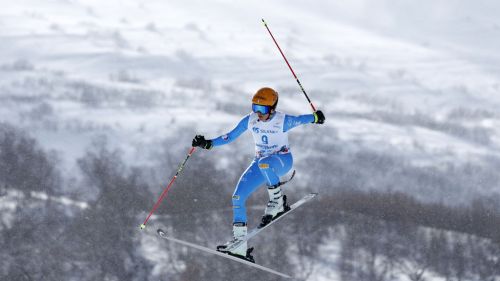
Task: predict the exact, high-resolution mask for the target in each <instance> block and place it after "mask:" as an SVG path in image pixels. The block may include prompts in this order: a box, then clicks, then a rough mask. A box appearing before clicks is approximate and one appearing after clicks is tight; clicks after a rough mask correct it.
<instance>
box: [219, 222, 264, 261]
mask: <svg viewBox="0 0 500 281" xmlns="http://www.w3.org/2000/svg"><path fill="white" fill-rule="evenodd" d="M247 232H248V230H247V225H246V223H241V222H239V223H234V224H233V239H231V240H230V241H228V242H227V243H226V244H224V245H219V246H217V251H219V252H222V253H226V254H229V255H231V256H235V257H238V258H240V259H244V260H247V261H249V262H253V263H255V260H254V258H253V256H252V255H251V253H252V251H253V247H252V248H248V246H247V242H244V243H243V244H241V245H240V246H239V247H238V248H236V249H233V250H231V251H228V250H226V249H227V247H228V246H230V245H232V244H234V243H237V242H238V241H241V240H242V239H243V238H244V237H245V236H246V235H247Z"/></svg>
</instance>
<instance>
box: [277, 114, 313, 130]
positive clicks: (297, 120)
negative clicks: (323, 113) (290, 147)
mask: <svg viewBox="0 0 500 281" xmlns="http://www.w3.org/2000/svg"><path fill="white" fill-rule="evenodd" d="M313 122H314V115H313V114H304V115H299V116H292V115H285V124H284V126H283V132H287V131H289V130H291V129H293V128H295V127H297V126H299V125H304V124H309V123H313Z"/></svg>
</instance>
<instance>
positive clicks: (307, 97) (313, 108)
mask: <svg viewBox="0 0 500 281" xmlns="http://www.w3.org/2000/svg"><path fill="white" fill-rule="evenodd" d="M262 23H264V26H265V27H266V29H267V31H268V32H269V35H271V38H272V39H273V41H274V44H276V47H278V50H279V51H280V53H281V56H283V59H285V62H286V64H287V65H288V68H290V71H291V72H292V74H293V77H295V80H297V83H298V84H299V87H300V89H301V90H302V93H304V95H305V96H306V99H307V101H308V102H309V105H311V108H312V110H313V112H316V108H315V107H314V105H313V104H312V102H311V100H310V99H309V96H308V95H307V93H306V91H305V90H304V87H302V84H301V83H300V81H299V78H297V75H295V72H294V71H293V69H292V67H291V66H290V64H289V63H288V60H287V59H286V57H285V54H283V52H282V51H281V48H280V46H279V45H278V42H276V39H274V36H273V34H272V33H271V30H269V27H267V23H266V22H265V21H264V19H262Z"/></svg>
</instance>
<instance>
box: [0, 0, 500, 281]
mask: <svg viewBox="0 0 500 281" xmlns="http://www.w3.org/2000/svg"><path fill="white" fill-rule="evenodd" d="M2 2H3V3H1V6H2V10H1V11H0V40H1V42H2V43H1V44H0V101H1V102H0V122H9V123H12V124H15V125H16V126H19V127H21V128H24V129H26V130H28V131H29V132H30V133H32V134H33V135H35V136H36V138H37V140H39V141H40V142H41V144H42V145H43V146H44V147H45V148H47V149H52V150H57V151H59V152H60V153H61V154H62V155H63V157H62V161H63V163H65V164H64V167H67V168H68V169H72V168H71V166H72V165H74V163H75V159H77V158H79V157H81V156H82V155H83V153H84V152H85V149H86V148H87V147H88V146H89V144H90V143H91V141H92V139H93V138H95V137H96V135H106V136H107V137H108V138H109V140H110V142H111V143H112V144H113V145H114V146H116V147H119V148H121V149H122V150H123V151H124V155H125V156H126V160H127V161H129V162H134V163H147V162H148V161H149V159H148V157H149V156H148V153H143V151H144V150H147V147H148V146H152V145H153V144H157V143H159V142H160V141H161V140H162V139H164V138H166V137H170V138H173V137H175V138H177V139H178V140H179V144H178V146H179V149H181V150H182V149H184V148H186V149H185V150H187V147H188V146H189V145H190V139H189V137H188V136H187V135H189V136H191V135H193V134H194V133H201V134H205V135H206V136H210V137H216V136H218V135H221V134H223V133H226V132H227V131H229V130H230V129H231V128H233V127H234V126H235V125H236V123H237V122H238V121H239V120H240V118H241V117H242V116H243V115H244V114H246V113H248V111H249V100H250V97H251V95H252V93H253V92H255V90H256V89H258V88H259V87H261V86H272V87H275V88H276V89H278V91H279V92H280V110H282V111H284V112H290V113H293V114H305V113H309V112H310V108H309V106H308V104H307V103H306V99H305V98H304V97H303V96H302V94H301V92H300V89H299V88H298V86H297V84H296V82H295V81H294V79H293V77H292V74H291V73H290V72H289V69H288V68H287V66H286V65H285V63H284V61H283V60H282V58H281V56H280V54H279V52H278V51H277V49H276V47H275V46H274V43H273V42H272V40H271V38H270V37H269V35H268V34H267V31H266V30H265V28H264V27H263V25H262V23H261V18H264V19H265V20H266V21H267V23H268V25H269V28H270V29H271V31H272V32H273V34H274V35H275V37H276V39H277V40H278V42H279V44H280V46H281V47H282V49H283V52H284V53H285V54H286V55H287V58H288V60H289V61H290V63H291V65H292V67H293V68H294V70H295V71H296V73H297V75H298V77H299V79H300V81H301V83H302V85H303V86H304V87H305V89H306V91H307V93H308V94H309V96H310V98H311V99H312V101H313V103H314V105H315V106H316V107H317V108H318V109H321V110H323V111H324V112H325V113H326V116H327V122H326V124H325V125H324V128H325V129H324V132H325V134H328V135H332V136H334V135H335V136H336V138H333V137H332V139H334V140H332V141H335V142H340V143H341V144H342V145H343V146H345V147H352V146H355V147H357V148H359V147H361V148H369V149H375V150H377V151H380V152H382V153H390V154H397V155H399V156H401V157H403V158H405V159H408V160H409V161H410V162H411V163H413V165H415V166H430V167H440V166H441V165H443V164H446V163H457V164H467V163H476V164H480V165H483V164H484V163H485V162H484V161H485V159H488V158H489V157H496V158H498V157H500V155H499V151H500V117H499V116H500V115H499V114H498V113H497V112H498V108H499V106H500V78H499V77H500V54H499V53H498V46H500V18H499V17H498V11H500V3H498V2H496V1H488V0H484V1H475V2H466V1H461V2H460V1H459V2H450V1H445V0H439V1H430V0H424V1H418V2H415V1H399V2H397V3H395V2H394V1H388V0H378V1H368V0H354V1H349V2H345V1H344V2H342V1H327V0H324V1H316V2H314V3H310V2H304V1H298V0H292V1H285V0H279V1H263V0H259V1H252V2H248V3H240V2H238V3H237V2H234V1H227V0H214V1H201V0H193V1H184V0H182V1H181V0H171V1H159V0H156V1H138V0H125V1H123V0H120V1H118V0H109V1H97V0H87V1H82V0H65V1H63V0H37V1H34V0H20V1H15V2H12V1H9V2H7V1H5V0H2ZM42 103H43V104H42ZM44 108H45V110H43V109H44ZM461 109H467V110H471V111H474V110H479V111H482V112H486V113H487V114H486V116H479V117H477V118H467V117H465V118H462V119H460V118H456V119H453V118H450V117H448V116H449V115H448V114H449V113H450V112H453V111H454V110H461ZM382 113H383V114H388V115H389V117H387V118H385V119H384V118H382V117H383V116H385V115H383V114H382ZM380 116H382V117H380ZM420 116H425V117H426V118H428V120H423V121H422V120H420V119H419V118H420ZM391 118H392V119H391ZM389 119H391V120H389ZM405 120H406V121H405ZM429 120H432V121H433V122H434V123H431V124H430V125H429V123H430V121H429ZM398 122H399V123H398ZM452 126H460V128H468V129H474V128H477V129H484V130H486V131H487V132H488V134H489V141H484V142H481V141H474V140H471V139H470V138H467V137H466V136H461V135H459V134H453V133H450V131H449V130H447V129H448V128H449V127H452ZM300 130H301V129H297V130H296V131H294V134H297V136H300V137H301V138H306V137H307V132H310V131H309V130H308V129H306V130H303V131H300ZM243 137H247V138H248V136H245V135H244V136H243ZM243 144H245V145H246V144H250V141H248V140H244V141H241V140H240V146H239V147H243ZM223 149H226V150H223V151H227V152H231V151H232V150H233V148H223ZM292 149H293V143H292ZM244 151H245V152H248V153H249V154H251V152H252V149H251V148H249V149H248V150H244ZM293 151H294V153H296V156H297V157H296V159H299V161H300V159H306V158H307V156H308V155H304V154H301V152H300V150H297V149H294V150H293ZM219 155H220V154H219ZM221 165H222V167H227V166H228V159H227V158H224V159H222V160H221ZM489 168H492V167H489ZM486 192H492V191H491V190H487V191H486ZM35 196H36V197H37V198H39V199H41V200H48V199H53V200H56V201H57V202H60V203H62V204H65V205H68V206H69V205H71V206H76V207H78V208H86V207H87V205H86V204H85V203H84V202H74V201H72V200H70V199H67V198H48V197H47V196H46V195H43V194H35ZM0 200H1V201H0V206H1V208H2V209H1V210H2V212H3V210H7V209H8V210H11V209H12V208H13V205H12V203H11V202H10V201H9V202H7V201H6V200H8V199H6V197H0ZM2 218H4V219H5V218H6V216H3V217H2ZM335 247H336V246H335V244H334V243H332V244H328V245H325V250H324V255H325V256H326V257H327V258H328V259H329V260H335V255H336V254H335V253H336V252H337V251H338V249H336V248H335ZM163 258H165V257H163ZM158 259H160V257H158ZM310 280H339V277H338V276H336V275H335V271H334V270H333V269H330V268H328V267H326V266H325V267H321V268H318V269H317V276H315V277H314V279H310ZM435 280H440V279H438V278H437V279H435Z"/></svg>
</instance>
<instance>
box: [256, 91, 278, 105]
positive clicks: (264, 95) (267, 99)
mask: <svg viewBox="0 0 500 281" xmlns="http://www.w3.org/2000/svg"><path fill="white" fill-rule="evenodd" d="M252 103H253V104H258V105H265V106H270V107H271V108H272V109H275V108H276V106H277V105H278V92H276V91H275V90H273V89H272V88H269V87H264V88H261V89H259V90H258V91H257V92H256V93H255V95H254V96H253V98H252Z"/></svg>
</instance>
